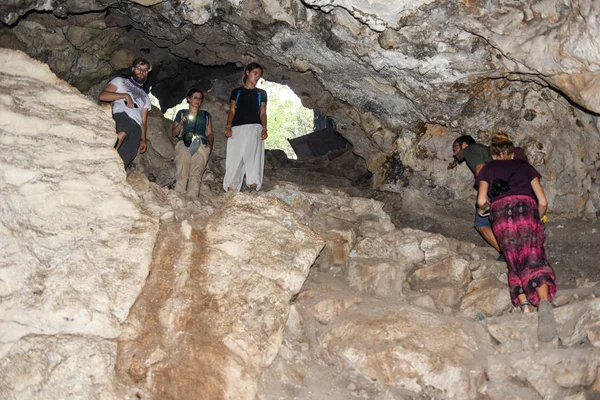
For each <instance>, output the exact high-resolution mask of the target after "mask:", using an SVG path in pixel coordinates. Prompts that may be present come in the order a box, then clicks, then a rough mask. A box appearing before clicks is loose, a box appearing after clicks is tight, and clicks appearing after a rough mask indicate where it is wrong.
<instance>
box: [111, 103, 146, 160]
mask: <svg viewBox="0 0 600 400" xmlns="http://www.w3.org/2000/svg"><path fill="white" fill-rule="evenodd" d="M113 119H114V120H115V123H116V128H117V129H116V132H117V133H119V132H125V134H126V135H127V136H125V140H124V141H123V143H122V144H121V147H119V150H118V152H119V155H120V156H121V158H122V159H123V164H125V168H127V167H128V166H129V164H131V162H132V161H133V159H134V158H135V157H136V156H137V153H138V150H139V148H140V141H141V140H142V127H141V126H140V125H138V123H137V122H135V121H134V120H133V119H131V117H129V115H127V113H124V112H120V113H116V114H113Z"/></svg>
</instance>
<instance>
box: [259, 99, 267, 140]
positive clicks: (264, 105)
mask: <svg viewBox="0 0 600 400" xmlns="http://www.w3.org/2000/svg"><path fill="white" fill-rule="evenodd" d="M260 123H261V125H262V134H261V138H262V140H265V139H266V138H267V137H268V136H269V135H267V103H260Z"/></svg>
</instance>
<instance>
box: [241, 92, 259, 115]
mask: <svg viewBox="0 0 600 400" xmlns="http://www.w3.org/2000/svg"><path fill="white" fill-rule="evenodd" d="M241 92H242V89H241V88H240V89H238V91H237V94H236V95H235V109H236V110H237V107H238V100H239V99H240V93H241ZM261 99H262V93H261V91H260V89H259V90H258V113H259V114H260V101H261Z"/></svg>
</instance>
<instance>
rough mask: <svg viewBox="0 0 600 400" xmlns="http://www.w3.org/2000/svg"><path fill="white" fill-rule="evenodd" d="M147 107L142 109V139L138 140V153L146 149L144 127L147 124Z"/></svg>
mask: <svg viewBox="0 0 600 400" xmlns="http://www.w3.org/2000/svg"><path fill="white" fill-rule="evenodd" d="M147 122H148V109H147V108H144V109H143V110H142V140H140V153H143V152H145V151H146V127H147V126H148V124H147Z"/></svg>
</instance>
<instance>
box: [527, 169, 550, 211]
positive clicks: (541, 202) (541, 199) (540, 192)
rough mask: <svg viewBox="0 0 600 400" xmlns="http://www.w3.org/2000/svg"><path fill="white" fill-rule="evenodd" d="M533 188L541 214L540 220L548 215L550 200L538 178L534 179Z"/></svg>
mask: <svg viewBox="0 0 600 400" xmlns="http://www.w3.org/2000/svg"><path fill="white" fill-rule="evenodd" d="M531 188H532V189H533V193H534V194H535V197H536V198H537V201H538V212H539V213H540V218H542V217H543V216H544V215H546V211H547V210H548V199H547V198H546V193H544V188H543V187H542V184H541V183H540V180H539V179H538V178H534V179H533V180H532V181H531Z"/></svg>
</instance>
